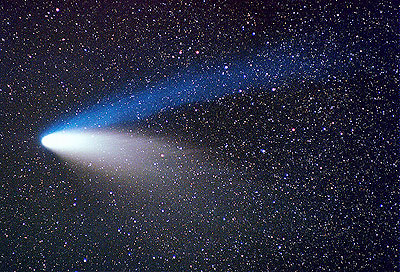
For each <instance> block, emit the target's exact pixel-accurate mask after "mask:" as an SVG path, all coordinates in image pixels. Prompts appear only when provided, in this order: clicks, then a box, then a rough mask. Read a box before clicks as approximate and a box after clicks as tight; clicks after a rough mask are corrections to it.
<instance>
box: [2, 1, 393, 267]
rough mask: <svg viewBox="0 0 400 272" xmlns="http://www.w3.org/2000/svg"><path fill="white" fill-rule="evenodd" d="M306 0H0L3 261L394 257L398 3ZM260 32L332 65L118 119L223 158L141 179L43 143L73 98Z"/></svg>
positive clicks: (284, 263)
mask: <svg viewBox="0 0 400 272" xmlns="http://www.w3.org/2000/svg"><path fill="white" fill-rule="evenodd" d="M310 2H312V3H310ZM310 2H307V1H268V2H266V3H263V1H240V2H239V1H215V2H210V1H183V2H179V1H164V2H162V1H150V2H147V1H146V2H145V1H138V2H135V1H65V2H63V3H56V2H53V1H46V2H43V1H27V2H23V1H1V2H0V101H1V106H0V114H1V119H0V129H1V131H0V132H1V134H0V136H1V142H0V147H1V149H0V151H1V162H0V163H1V165H0V166H1V177H2V178H1V187H0V190H1V191H0V202H1V206H0V270H2V271H28V270H46V271H52V270H54V271H74V270H78V271H130V270H132V271H135V270H138V271H190V270H193V271H201V270H202V271H212V270H217V271H284V270H286V271H287V270H300V271H301V270H303V271H304V270H306V271H311V270H315V271H341V270H345V271H360V270H365V271H395V270H396V267H397V265H398V255H397V240H398V235H397V234H398V233H397V228H396V226H397V221H398V203H397V202H398V193H397V191H398V175H397V165H398V154H397V149H398V135H397V129H398V119H397V117H398V106H397V100H398V81H397V78H396V76H397V73H398V63H396V61H398V48H397V43H398V34H397V32H398V21H397V18H398V10H397V9H396V7H395V5H393V4H392V3H391V2H390V1H372V3H364V1H363V4H360V3H358V2H351V3H335V4H332V3H329V2H328V1H310ZM268 46H271V47H273V48H278V49H280V52H285V50H286V48H287V47H293V46H295V47H296V48H299V50H300V49H301V48H307V50H309V52H308V56H309V57H310V58H314V59H318V60H321V63H322V65H324V63H326V65H328V64H329V67H327V71H329V74H328V75H326V76H323V77H321V78H318V79H315V80H312V79H310V78H309V77H307V74H305V75H304V77H302V76H299V77H298V78H291V79H290V80H287V81H286V82H283V83H282V84H281V83H280V85H279V86H276V87H277V90H276V91H274V92H271V86H269V85H268V86H264V87H263V86H261V87H260V86H257V87H254V88H252V87H249V88H248V89H247V90H246V91H245V92H243V93H242V94H237V95H232V96H228V97H224V98H221V99H219V100H216V101H207V102H204V103H197V104H193V105H188V106H184V107H181V108H179V109H175V110H173V111H169V112H163V113H160V114H157V115H156V116H153V117H152V118H148V119H146V120H143V121H142V122H141V123H140V124H129V123H128V124H125V125H124V126H121V127H119V128H118V129H120V130H123V131H129V130H139V131H141V132H143V133H145V134H148V135H157V136H160V137H167V138H172V139H174V140H175V141H185V142H186V143H188V144H190V145H192V146H195V147H198V148H202V149H205V150H207V154H209V158H207V160H210V161H211V162H215V161H217V163H216V164H217V165H218V166H220V167H223V166H224V165H229V167H232V168H234V169H237V171H236V172H235V173H234V174H229V175H222V176H213V175H211V174H210V173H201V171H200V170H199V169H196V168H193V169H190V170H189V172H191V174H193V175H194V176H196V175H198V177H197V178H191V179H190V180H189V179H185V178H184V177H182V178H181V179H179V180H176V181H175V183H174V186H169V185H168V183H167V184H166V182H165V181H163V180H158V179H157V178H155V179H154V180H152V181H151V184H158V183H159V184H163V186H161V187H162V189H160V190H153V189H154V188H153V189H152V188H148V187H143V186H138V185H137V184H136V183H134V182H132V181H129V182H128V181H125V180H117V179H116V178H114V177H113V176H111V175H109V174H108V173H103V174H101V173H94V172H90V171H87V170H86V169H82V168H80V167H78V166H77V165H74V164H72V163H70V162H65V161H63V160H61V159H60V158H59V157H57V156H56V155H54V154H53V153H51V152H49V151H47V150H45V149H44V148H43V147H42V146H41V145H40V136H41V133H42V132H43V131H45V130H46V128H48V127H49V126H51V125H52V123H54V122H55V121H56V120H60V118H61V120H62V121H67V117H66V116H68V112H69V113H72V112H76V111H78V112H79V111H81V110H83V109H85V108H87V107H88V106H90V105H92V104H94V103H96V102H97V101H99V100H102V99H107V98H110V97H118V96H122V95H125V94H127V93H131V92H134V91H133V90H135V89H134V88H133V87H132V86H134V87H138V86H139V87H140V86H146V84H151V83H154V82H157V81H160V80H162V79H164V78H169V77H171V76H174V75H175V74H176V73H177V71H185V69H187V68H188V67H193V66H198V67H200V68H199V69H206V68H207V66H208V65H212V64H214V63H229V62H231V61H234V60H236V59H238V58H241V57H242V56H243V57H245V56H251V55H252V54H256V52H259V51H260V50H261V51H262V50H267V49H266V48H268ZM324 59H325V60H326V61H324ZM305 73H306V71H305ZM66 113H67V114H66ZM138 183H140V181H138ZM135 184H136V185H135ZM397 268H398V267H397Z"/></svg>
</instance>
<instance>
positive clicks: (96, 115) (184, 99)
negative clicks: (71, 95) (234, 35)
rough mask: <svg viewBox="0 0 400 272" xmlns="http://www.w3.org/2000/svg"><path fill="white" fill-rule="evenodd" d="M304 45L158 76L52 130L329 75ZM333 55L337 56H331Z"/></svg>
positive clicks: (118, 120) (139, 116)
mask: <svg viewBox="0 0 400 272" xmlns="http://www.w3.org/2000/svg"><path fill="white" fill-rule="evenodd" d="M311 52H312V50H307V49H305V48H304V47H299V48H296V47H288V48H286V49H284V50H283V49H279V50H273V49H269V50H267V49H266V50H264V51H263V52H259V53H255V54H254V55H253V56H249V57H243V58H240V59H239V58H237V59H236V60H234V61H230V62H229V63H220V64H216V65H203V66H201V65H200V66H199V67H197V68H192V69H187V71H184V73H178V75H176V76H173V77H170V78H169V79H166V80H163V81H161V82H157V83H156V84H153V85H152V86H148V87H144V88H143V90H139V91H138V90H135V94H131V95H125V96H122V97H121V96H118V97H115V99H110V100H109V101H107V102H104V103H97V104H96V105H94V106H93V107H91V108H89V109H88V110H86V111H83V112H80V113H77V114H76V115H75V116H73V117H71V118H67V119H66V120H62V121H61V122H58V123H57V124H56V125H54V126H53V127H51V128H50V129H49V130H48V131H47V134H49V133H53V132H57V131H62V130H70V129H84V128H103V127H107V126H110V125H114V124H118V123H122V122H135V121H138V120H141V119H143V118H146V117H149V116H151V115H153V114H156V113H157V112H159V111H162V110H166V109H170V108H175V107H179V106H182V105H186V104H189V103H196V102H203V101H211V100H214V99H216V98H219V97H222V96H225V95H229V94H234V93H235V92H241V91H246V90H248V89H251V90H258V91H259V90H271V89H272V90H273V89H274V87H278V86H279V85H280V84H281V83H282V82H283V81H285V80H288V79H289V80H290V79H291V78H296V79H297V80H299V79H300V80H301V79H313V80H316V79H318V78H320V77H321V76H324V75H327V74H328V71H326V70H324V68H322V67H330V65H327V60H326V56H325V59H324V60H323V59H321V58H317V57H315V56H314V55H313V54H312V53H311ZM330 59H331V60H330V61H331V62H332V63H333V62H334V61H335V58H334V57H330ZM331 67H333V65H332V66H331Z"/></svg>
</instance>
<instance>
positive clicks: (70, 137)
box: [42, 132, 93, 151]
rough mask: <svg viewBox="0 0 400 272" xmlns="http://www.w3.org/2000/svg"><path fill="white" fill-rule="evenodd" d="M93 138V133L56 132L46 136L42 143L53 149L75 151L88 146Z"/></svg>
mask: <svg viewBox="0 0 400 272" xmlns="http://www.w3.org/2000/svg"><path fill="white" fill-rule="evenodd" d="M91 138H93V135H87V134H85V133H82V132H80V133H78V132H56V133H52V134H49V135H46V136H44V137H43V138H42V144H43V145H44V146H45V147H47V148H48V149H51V150H56V151H74V150H79V149H85V147H86V148H87V147H88V146H89V145H90V144H91ZM92 143H93V142H92Z"/></svg>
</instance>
